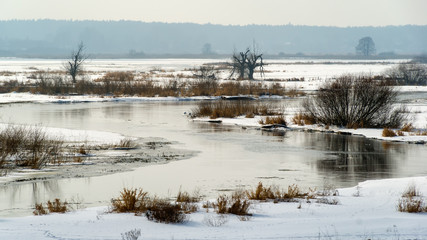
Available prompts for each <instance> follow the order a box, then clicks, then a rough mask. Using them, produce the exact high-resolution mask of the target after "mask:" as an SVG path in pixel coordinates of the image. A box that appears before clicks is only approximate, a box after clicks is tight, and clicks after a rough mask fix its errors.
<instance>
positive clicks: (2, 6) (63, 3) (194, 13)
mask: <svg viewBox="0 0 427 240" xmlns="http://www.w3.org/2000/svg"><path fill="white" fill-rule="evenodd" d="M426 12H427V0H0V20H10V19H67V20H71V19H73V20H137V21H145V22H193V23H212V24H224V25H228V24H232V25H247V24H271V25H285V24H289V23H291V24H294V25H322V26H341V27H346V26H384V25H406V24H416V25H427V13H426Z"/></svg>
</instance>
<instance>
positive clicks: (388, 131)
mask: <svg viewBox="0 0 427 240" xmlns="http://www.w3.org/2000/svg"><path fill="white" fill-rule="evenodd" d="M382 136H383V137H396V136H397V134H396V133H395V132H394V131H393V130H391V129H389V128H384V129H383V133H382Z"/></svg>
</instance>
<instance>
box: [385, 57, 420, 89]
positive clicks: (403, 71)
mask: <svg viewBox="0 0 427 240" xmlns="http://www.w3.org/2000/svg"><path fill="white" fill-rule="evenodd" d="M385 75H386V76H387V77H389V78H391V79H393V80H394V81H396V83H397V84H399V85H426V84H427V66H426V65H425V64H421V63H416V62H410V63H401V64H399V65H397V66H395V67H393V68H391V69H389V70H387V71H386V72H385Z"/></svg>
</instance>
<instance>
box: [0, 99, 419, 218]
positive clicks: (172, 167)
mask: <svg viewBox="0 0 427 240" xmlns="http://www.w3.org/2000/svg"><path fill="white" fill-rule="evenodd" d="M284 101H287V100H284ZM284 103H285V102H284ZM285 104H287V103H285ZM195 105H196V103H195V102H108V103H75V104H52V103H50V104H36V103H24V104H11V105H3V106H1V107H0V108H1V114H2V116H1V121H2V122H6V123H10V122H13V123H16V124H30V125H34V124H42V126H46V127H58V128H68V129H80V130H98V131H108V132H115V133H120V134H123V135H125V136H130V137H161V138H164V139H166V140H167V141H171V142H172V143H173V144H172V147H173V148H180V149H187V150H194V151H196V152H197V154H196V155H195V156H194V157H191V158H189V159H185V160H180V161H174V162H170V163H168V164H161V165H150V166H145V167H141V168H137V169H135V170H134V171H130V172H122V173H116V174H111V175H105V176H99V177H88V178H73V179H59V180H47V181H40V182H35V183H33V182H31V183H22V184H19V185H13V186H5V187H0V216H21V215H26V214H30V213H31V211H32V208H33V206H34V203H35V202H45V201H47V200H53V199H54V198H60V199H68V200H70V199H79V200H81V201H82V203H83V205H84V206H85V207H91V206H99V205H108V204H109V202H110V199H111V198H113V197H116V196H118V194H119V192H120V190H121V189H122V188H123V187H143V189H144V190H145V191H148V192H150V193H151V194H157V195H159V196H165V197H172V196H175V195H176V193H177V192H178V190H179V189H180V188H181V189H183V190H187V191H189V192H191V191H193V190H195V189H199V190H200V192H201V193H202V194H204V195H206V198H215V197H216V196H217V195H218V193H220V192H223V191H230V190H236V189H239V188H248V187H254V186H255V185H256V184H257V183H258V182H259V181H262V182H263V183H265V184H278V185H281V186H283V187H286V186H288V185H290V184H294V183H295V184H298V185H299V186H301V188H303V189H305V188H308V187H316V188H318V189H322V188H323V187H324V186H325V185H333V186H335V187H348V186H354V185H357V183H358V182H360V181H364V180H368V179H379V178H393V177H408V176H417V175H426V174H427V161H426V160H425V156H427V147H425V146H422V145H414V144H406V143H390V142H382V141H378V140H370V139H365V138H363V137H357V136H344V135H336V134H327V133H318V132H314V133H308V132H300V131H289V132H286V133H285V134H281V135H275V134H271V133H266V132H262V131H259V130H256V129H251V128H248V129H242V128H241V127H237V126H223V125H214V124H208V123H196V122H192V121H190V120H189V119H188V118H187V117H186V116H185V115H184V114H183V113H184V112H191V110H192V109H193V108H194V107H195Z"/></svg>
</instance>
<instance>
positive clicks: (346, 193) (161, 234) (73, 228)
mask: <svg viewBox="0 0 427 240" xmlns="http://www.w3.org/2000/svg"><path fill="white" fill-rule="evenodd" d="M411 184H415V185H416V186H417V187H418V189H419V190H420V192H421V193H422V194H423V195H424V196H426V195H427V177H425V176H424V177H412V178H401V179H385V180H371V181H366V182H362V183H360V184H359V185H358V186H357V187H352V188H344V189H338V192H339V196H337V197H333V198H336V200H337V201H339V204H338V205H326V204H319V203H315V202H314V201H312V202H311V203H307V202H306V201H305V200H301V201H300V202H299V203H278V204H274V203H271V202H264V203H260V202H256V203H254V204H253V207H252V208H251V212H252V213H253V216H252V217H251V218H250V219H249V220H248V221H240V220H239V219H238V218H237V217H236V216H233V215H227V216H226V217H225V218H221V217H219V216H218V215H217V214H215V213H213V212H212V211H210V212H209V213H207V212H206V210H205V209H200V210H199V211H198V212H197V213H194V214H191V215H189V220H188V221H187V222H186V223H184V224H162V223H155V222H150V221H148V220H147V219H146V218H145V217H144V216H134V215H133V214H116V213H106V212H107V210H108V207H97V208H89V209H83V210H78V211H75V212H70V213H66V214H51V215H46V216H29V217H20V218H0V222H1V224H0V238H1V239H33V240H38V239H50V238H52V239H75V240H83V239H120V237H121V234H122V233H125V232H128V231H130V230H133V229H140V230H141V237H140V238H139V239H426V238H427V228H426V227H425V226H427V217H426V214H425V213H421V214H413V213H402V212H398V211H397V210H396V205H397V202H398V199H399V198H400V196H401V194H402V192H403V191H405V189H406V188H407V187H408V186H409V185H411ZM300 204H301V208H298V206H299V205H300ZM209 222H210V223H209ZM212 223H217V225H219V226H216V227H215V226H213V225H214V224H212Z"/></svg>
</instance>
